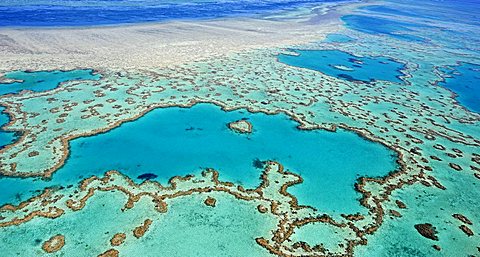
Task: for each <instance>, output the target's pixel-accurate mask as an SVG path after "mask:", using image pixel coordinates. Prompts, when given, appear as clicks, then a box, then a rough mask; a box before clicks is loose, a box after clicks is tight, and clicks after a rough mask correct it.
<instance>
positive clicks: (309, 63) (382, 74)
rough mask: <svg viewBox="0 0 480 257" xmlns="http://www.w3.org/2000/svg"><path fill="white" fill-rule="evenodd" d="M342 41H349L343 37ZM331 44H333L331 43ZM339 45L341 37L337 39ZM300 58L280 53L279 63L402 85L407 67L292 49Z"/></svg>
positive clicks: (329, 52)
mask: <svg viewBox="0 0 480 257" xmlns="http://www.w3.org/2000/svg"><path fill="white" fill-rule="evenodd" d="M340 39H341V40H340V42H350V40H346V38H344V37H342V38H340ZM330 42H331V41H330ZM337 42H339V41H338V36H337ZM293 52H294V53H296V54H298V55H291V54H288V55H287V54H281V55H279V56H278V60H279V61H280V62H283V63H286V64H288V65H292V66H297V67H301V68H307V69H312V70H316V71H321V72H323V73H325V74H327V75H329V76H334V77H337V78H340V79H344V80H348V81H361V82H373V81H375V80H386V81H391V82H397V83H401V82H402V81H401V79H400V76H401V75H402V73H401V72H400V71H401V70H402V69H403V68H404V65H403V64H401V63H398V62H396V61H394V60H392V59H389V58H386V57H382V56H379V57H359V56H354V55H352V54H349V53H346V52H342V51H339V50H293Z"/></svg>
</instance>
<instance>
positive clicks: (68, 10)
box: [0, 0, 335, 26]
mask: <svg viewBox="0 0 480 257" xmlns="http://www.w3.org/2000/svg"><path fill="white" fill-rule="evenodd" d="M328 1H335V0H322V1H318V0H317V1H315V0H239V1H233V0H226V1H206V0H204V1H198V0H197V1H186V0H171V1H154V0H139V1H134V0H116V1H108V0H103V1H88V0H75V1H74V0H72V1H58V0H44V1H43V0H33V1H21V0H12V1H8V2H7V1H0V26H91V25H111V24H123V23H141V22H154V21H164V20H175V19H188V20H191V19H211V18H219V17H226V16H252V15H259V14H268V13H271V12H277V11H281V10H287V9H291V8H296V7H300V6H303V5H308V4H315V3H318V2H328Z"/></svg>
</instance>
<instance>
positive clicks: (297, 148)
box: [0, 104, 396, 212]
mask: <svg viewBox="0 0 480 257" xmlns="http://www.w3.org/2000/svg"><path fill="white" fill-rule="evenodd" d="M242 118H246V119H248V120H249V121H250V122H251V123H252V124H253V126H254V132H253V134H252V135H250V136H246V135H241V134H237V133H234V132H232V131H231V130H230V129H228V127H227V123H229V122H232V121H235V120H238V119H242ZM297 125H298V124H297V123H296V122H294V121H292V120H289V119H288V117H287V116H286V115H274V116H269V115H266V114H261V113H259V114H251V113H248V112H246V111H233V112H224V111H222V110H221V109H220V108H219V107H217V106H214V105H209V104H200V105H196V106H194V107H192V108H189V109H185V108H166V109H157V110H154V111H152V112H150V113H148V114H146V115H145V116H144V117H142V118H140V119H139V120H137V121H133V122H128V123H125V124H123V125H121V126H120V127H118V128H116V129H114V130H112V131H110V132H107V133H104V134H100V135H96V136H92V137H84V138H79V139H75V140H73V141H71V147H70V150H71V152H70V153H71V154H70V156H69V158H68V160H67V162H66V163H65V165H64V166H63V167H62V168H61V169H60V170H59V171H57V173H55V174H54V176H53V180H52V181H37V182H36V183H32V180H30V179H23V180H22V179H11V178H3V179H0V187H1V188H9V189H10V190H8V192H6V194H4V195H2V196H0V200H1V202H2V203H5V202H6V201H18V200H19V199H25V198H26V197H28V196H31V192H29V193H28V191H31V190H32V189H42V188H43V187H45V186H52V185H62V186H66V185H68V184H76V183H77V182H78V180H79V178H82V177H88V176H91V175H101V174H103V173H104V172H106V171H108V170H112V169H115V170H119V171H121V172H122V173H124V174H126V175H128V176H130V177H132V178H137V177H138V176H139V175H142V174H145V173H153V174H155V175H157V176H158V178H157V180H159V181H160V182H162V183H166V182H167V181H168V179H169V178H171V177H173V176H177V175H186V174H192V173H193V174H199V172H200V171H201V170H202V169H203V168H207V167H210V168H214V169H216V170H218V171H220V179H222V180H227V181H232V182H235V183H239V184H242V185H244V186H245V187H250V188H253V187H256V186H257V185H258V184H259V182H260V180H259V175H260V172H261V171H262V170H261V169H259V168H256V167H254V165H253V162H254V160H255V159H257V158H258V159H260V160H278V161H280V162H281V163H282V164H284V165H285V166H286V167H287V168H289V169H291V170H292V171H293V172H295V173H298V174H300V175H302V176H303V177H304V178H305V182H304V183H303V184H301V185H297V186H294V187H293V188H291V190H290V192H291V193H293V194H295V195H296V196H298V197H299V200H300V203H301V204H308V205H312V206H315V207H316V208H318V209H320V210H325V211H331V212H357V211H360V210H361V207H360V206H359V204H358V201H357V200H356V199H357V198H358V197H360V194H358V193H357V192H355V190H354V183H355V180H356V178H358V177H360V176H383V175H386V174H387V173H388V172H390V171H392V170H394V169H395V168H396V164H395V158H394V156H393V155H392V154H393V152H391V151H390V150H388V149H387V148H385V147H383V146H382V145H380V144H376V143H372V142H369V141H366V140H364V139H362V138H361V137H359V136H358V135H356V134H354V133H351V132H346V131H343V130H339V131H338V132H336V133H333V132H328V131H320V130H318V131H301V130H299V129H297V128H296V126H297ZM99 160H101V161H99ZM345 160H349V161H348V162H346V161H345ZM137 181H140V180H139V179H137ZM18 194H20V195H18ZM22 194H23V195H22Z"/></svg>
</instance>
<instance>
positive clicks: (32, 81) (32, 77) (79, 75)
mask: <svg viewBox="0 0 480 257" xmlns="http://www.w3.org/2000/svg"><path fill="white" fill-rule="evenodd" d="M5 77H6V78H9V79H16V80H20V81H21V82H14V83H7V84H2V83H0V95H6V94H15V93H19V92H20V91H22V90H30V91H35V92H42V91H47V90H52V89H54V88H56V87H57V86H58V85H59V84H60V83H62V82H66V81H70V80H98V79H99V78H100V75H98V74H93V70H88V69H87V70H70V71H60V70H54V71H36V72H26V71H13V72H9V73H7V74H6V75H5Z"/></svg>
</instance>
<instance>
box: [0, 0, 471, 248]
mask: <svg viewBox="0 0 480 257" xmlns="http://www.w3.org/2000/svg"><path fill="white" fill-rule="evenodd" d="M388 4H389V5H393V6H395V3H388ZM401 7H402V5H400V7H399V6H396V8H401ZM388 10H389V9H388V8H387V9H382V8H373V9H361V10H358V11H357V12H358V13H357V14H355V16H348V17H347V18H346V19H344V20H345V21H346V22H347V28H345V29H343V30H341V31H338V33H339V34H340V33H341V35H343V36H342V37H340V38H337V39H339V40H331V39H330V40H327V41H325V42H315V43H311V44H305V45H296V46H294V48H268V49H259V50H255V51H249V52H242V53H236V54H230V55H228V56H225V57H222V58H212V59H207V60H199V61H196V62H192V63H187V64H182V65H177V66H172V67H168V68H162V69H152V70H129V71H126V70H114V69H112V70H108V69H105V70H98V71H95V73H98V74H101V77H100V78H98V80H75V79H74V80H72V81H69V82H65V83H62V84H61V85H60V86H58V87H55V88H52V89H49V90H45V91H42V92H34V91H21V92H15V93H14V94H9V95H4V96H1V97H0V104H1V105H2V106H3V107H4V108H5V111H4V112H5V113H6V114H8V116H9V117H10V121H9V122H8V124H5V125H4V126H3V129H4V130H5V131H10V132H17V133H20V136H19V137H18V138H17V139H16V141H15V142H14V143H12V144H9V145H6V146H5V147H4V148H2V149H0V154H1V155H0V174H1V175H2V176H4V177H13V178H15V179H18V180H22V179H24V180H25V181H26V180H27V179H32V180H33V179H35V178H42V179H45V180H49V179H53V178H54V176H55V175H56V173H55V172H57V171H58V170H59V169H60V168H61V167H63V166H64V165H66V163H67V159H68V158H69V156H71V155H73V154H75V152H71V148H70V147H69V146H70V144H71V143H72V142H73V141H72V140H74V139H76V138H80V137H88V136H93V135H98V134H101V133H108V132H109V131H111V130H112V129H114V128H116V127H119V126H121V125H122V124H125V123H127V122H130V121H134V120H137V119H139V118H140V117H142V116H144V115H145V114H147V113H148V112H150V111H152V110H154V109H158V108H170V107H181V108H192V109H193V108H194V107H193V106H199V105H200V104H201V103H210V104H213V105H216V106H219V107H220V108H222V109H223V110H226V111H232V110H247V111H248V112H250V113H264V114H268V115H273V114H284V115H286V116H287V117H289V118H290V119H292V120H294V121H295V122H296V124H297V126H298V129H299V131H300V132H305V131H310V132H312V133H317V132H318V130H320V129H324V130H328V131H331V132H332V133H339V131H344V130H345V131H350V132H353V133H356V134H358V135H359V136H361V137H362V138H363V139H365V140H369V141H372V142H376V143H378V144H381V145H383V146H385V147H386V148H388V149H390V150H391V151H392V153H393V154H394V157H395V159H396V162H397V169H396V170H391V171H390V172H389V173H388V174H384V175H382V176H377V177H374V176H372V177H367V176H361V175H358V176H356V181H352V182H351V184H350V186H351V187H352V188H354V189H355V190H356V192H357V193H358V196H359V199H357V200H358V203H359V204H360V205H361V207H362V209H361V211H358V212H352V213H347V212H342V211H338V210H339V209H340V208H339V207H338V208H337V210H335V209H334V210H326V208H323V209H322V208H316V207H315V206H313V205H310V204H309V205H302V203H301V201H300V199H301V197H299V195H300V192H299V190H296V188H299V187H300V186H302V185H309V187H312V186H311V184H309V179H311V177H310V178H309V174H308V172H305V171H304V170H302V169H301V168H300V169H292V171H289V169H290V167H289V162H288V159H287V160H286V161H285V162H280V161H278V160H264V158H263V157H260V156H259V157H258V158H259V159H253V160H252V159H251V158H250V159H249V160H247V162H248V165H249V167H251V166H252V165H253V166H254V167H255V168H256V169H255V171H258V172H259V174H258V175H259V176H260V184H259V185H258V186H255V187H253V188H249V187H245V186H244V185H242V183H239V181H235V180H234V181H230V180H227V179H223V177H222V171H221V170H218V171H217V170H215V169H212V168H208V169H203V172H202V173H201V174H199V175H186V176H177V177H173V178H171V179H170V180H169V183H168V184H166V185H162V184H161V183H160V182H159V181H156V179H157V178H156V177H155V176H157V174H158V175H160V176H161V174H162V172H166V171H161V170H158V171H157V170H153V171H151V172H154V173H144V172H142V174H140V175H139V176H137V175H135V176H134V177H130V176H127V175H126V174H124V173H121V172H119V171H108V172H106V170H102V171H101V173H102V174H103V173H104V172H106V173H104V175H98V176H89V177H87V178H76V179H78V180H80V179H81V182H80V183H79V185H78V186H75V185H73V184H72V185H60V186H58V187H52V188H46V189H44V190H42V192H40V193H38V194H36V195H35V196H33V197H29V199H26V200H24V199H22V200H23V201H19V203H10V204H8V203H1V204H4V205H3V206H2V207H0V238H1V239H2V242H5V243H4V244H2V245H0V250H1V251H4V252H5V251H10V252H12V253H15V254H16V253H22V254H27V255H34V253H35V252H37V251H39V250H40V251H43V250H44V251H46V252H48V251H51V252H54V251H58V252H59V253H60V254H64V255H68V256H75V255H78V254H79V253H78V252H76V251H78V247H80V246H82V247H84V248H85V249H86V250H85V251H87V252H89V253H92V255H101V256H117V255H119V254H125V255H134V254H135V255H142V254H144V255H145V254H146V255H154V254H155V253H158V252H155V251H160V250H158V249H161V250H162V251H163V252H162V253H164V254H171V255H172V256H174V255H175V254H176V255H178V256H190V255H195V254H197V255H198V253H202V254H203V255H215V254H217V255H219V254H218V253H229V254H231V255H234V256H235V255H240V253H242V251H243V253H244V252H245V251H248V252H249V253H251V255H252V256H270V255H277V256H353V255H354V254H355V256H394V255H395V256H458V255H459V254H460V253H459V251H461V255H472V256H476V255H478V253H479V250H478V249H479V247H480V245H479V244H478V242H480V240H479V239H480V235H479V231H480V227H479V224H480V222H479V221H480V216H479V215H480V213H479V212H478V206H479V200H478V199H480V191H479V190H478V185H479V183H480V150H479V149H480V114H479V113H476V112H474V110H475V109H474V108H471V107H470V108H468V106H467V105H466V102H465V100H462V98H461V97H458V96H457V95H455V94H454V93H452V91H455V90H453V89H452V88H453V87H452V88H449V87H448V86H447V85H445V84H448V83H451V82H452V81H453V82H456V81H458V80H460V81H461V80H462V79H459V78H460V77H461V74H460V73H461V72H460V73H457V72H458V71H459V70H460V71H461V70H462V69H464V68H465V67H467V66H462V65H460V64H465V63H469V64H472V66H473V67H477V66H476V65H477V64H476V63H479V62H480V61H479V60H480V56H478V51H477V50H478V45H477V44H475V43H472V42H477V41H475V40H472V38H471V37H475V36H476V35H477V34H475V33H473V32H472V31H475V28H476V27H475V26H474V25H472V24H469V25H468V26H467V25H465V26H462V27H461V28H457V27H458V26H454V25H452V24H450V23H448V22H447V23H443V22H441V21H435V22H434V23H433V24H431V25H428V26H421V25H418V24H412V23H415V22H412V21H411V19H413V18H412V17H410V18H405V17H403V18H401V17H400V18H399V17H396V19H398V20H396V21H391V22H388V23H384V24H383V26H380V27H376V28H375V27H368V26H370V25H371V24H372V23H374V24H376V23H381V22H382V21H383V20H384V19H385V17H384V13H383V14H382V13H381V12H386V11H388ZM405 11H406V12H407V10H405ZM407 13H408V12H407ZM370 16H372V17H375V19H372V20H371V22H370V23H368V22H364V20H368V17H370ZM399 16H402V15H400V14H399ZM403 16H407V15H403ZM392 19H394V18H393V17H392ZM419 20H421V19H419ZM394 25H400V26H398V27H396V28H393V27H392V26H394ZM366 27H368V28H366ZM426 38H428V40H425V39H426ZM449 38H455V40H459V41H462V42H464V43H462V47H461V48H459V47H458V42H451V41H450V40H449ZM314 51H315V52H317V53H322V52H323V53H325V51H328V53H330V55H333V56H336V55H341V56H345V57H346V59H345V60H344V61H342V62H341V63H338V62H335V63H332V61H331V58H328V55H325V56H326V57H324V56H322V55H309V54H307V53H311V52H314ZM299 53H301V54H300V55H298V54H299ZM285 57H288V59H291V60H302V61H301V62H295V61H293V62H288V61H285V59H284V58H285ZM320 57H322V58H320ZM309 58H313V59H309ZM348 58H350V59H348ZM352 58H353V59H352ZM282 61H283V62H282ZM319 62H320V64H321V65H313V66H312V65H305V63H307V64H308V63H314V64H318V63H319ZM321 62H325V63H321ZM365 62H368V63H369V64H370V66H369V65H365ZM384 65H385V66H384ZM459 65H460V66H459ZM372 67H373V68H374V69H381V68H379V67H390V68H391V69H388V72H385V73H383V70H380V71H378V70H377V72H378V73H377V74H375V73H372V72H371V70H369V69H371V68H372ZM446 67H447V68H446ZM452 67H455V68H452ZM476 69H477V68H472V67H470V68H467V70H464V72H463V73H462V74H467V73H465V72H466V71H477V70H476ZM456 71H457V72H456ZM349 74H350V75H349ZM468 74H469V73H468ZM372 75H378V76H372ZM477 79H478V78H477V76H474V75H469V76H468V77H467V79H465V80H468V81H477ZM0 81H4V82H8V83H17V82H18V81H17V82H15V81H11V79H9V78H8V75H7V76H4V77H2V78H1V79H0ZM450 90H452V91H450ZM464 90H465V88H463V87H462V88H461V90H460V91H455V92H457V93H459V92H464ZM457 99H458V100H457ZM467 102H468V101H467ZM463 104H465V106H463ZM237 119H238V118H236V119H230V120H229V121H231V120H237ZM172 120H173V119H172ZM227 123H228V122H224V123H222V125H221V128H222V129H223V130H226V131H228V128H226V127H225V124H227ZM228 125H229V126H228V127H229V128H230V129H232V130H234V131H238V132H241V133H251V131H252V124H251V123H249V121H246V120H238V121H237V122H233V123H230V124H228ZM254 125H255V133H251V135H249V136H248V137H243V136H239V135H233V136H236V137H238V138H239V139H241V140H253V139H251V138H254V137H256V136H258V135H257V134H261V133H268V131H267V132H265V131H259V133H257V128H258V127H257V125H256V124H254ZM186 130H188V131H189V133H191V134H193V135H194V136H195V133H200V132H201V130H200V129H199V128H196V127H193V126H188V128H187V129H186ZM228 132H229V131H228ZM229 134H234V133H230V132H229ZM250 137H251V138H250ZM332 140H334V139H332ZM206 143H208V142H206ZM283 147H286V148H288V147H290V146H289V145H284V146H283ZM225 150H227V151H228V150H230V149H225ZM255 157H256V156H255ZM307 161H308V160H307ZM336 161H337V162H340V163H344V162H348V161H349V160H348V158H344V159H341V160H336ZM283 165H285V168H284V166H283ZM235 172H236V173H241V172H245V171H243V170H236V171H235ZM339 173H340V172H339ZM358 174H363V173H362V171H359V172H358ZM310 175H311V174H310ZM314 175H315V177H317V178H319V179H326V178H325V177H323V176H325V173H323V172H322V170H318V174H314ZM135 177H137V178H138V179H140V180H143V181H142V182H141V183H137V182H136V181H134V180H133V179H134V178H135ZM0 179H4V178H0ZM333 179H335V177H334V178H333ZM22 181H23V180H22ZM37 182H38V183H41V182H42V181H37ZM307 189H308V188H307ZM7 190H8V189H7ZM324 190H328V189H327V188H325V189H324ZM327 192H328V193H329V194H330V195H333V197H335V196H336V195H335V192H334V191H327ZM314 197H318V196H317V195H314ZM18 198H19V199H20V197H18ZM322 200H324V199H320V201H322ZM99 210H102V211H99ZM105 213H108V215H104V214H105ZM92 220H95V222H96V224H98V226H96V227H95V228H92V227H91V226H87V225H85V224H87V223H88V224H90V223H91V222H92ZM72 224H75V230H77V231H75V233H72V231H71V230H72ZM220 228H221V229H220ZM19 231H20V232H19ZM82 233H88V234H89V235H92V236H91V237H89V238H79V236H78V234H82ZM205 234H208V235H210V236H211V238H209V240H210V241H208V240H205V239H204V238H205ZM52 235H56V236H53V237H52ZM44 237H47V238H44ZM186 238H188V240H191V241H188V240H187V239H186ZM25 239H29V240H30V241H28V240H25ZM37 239H38V240H39V241H38V242H36V240H37ZM228 240H236V241H235V243H234V244H232V243H231V241H228ZM31 241H32V242H31ZM33 241H35V244H34V242H33ZM18 242H26V243H25V244H18ZM41 242H44V243H43V245H40V244H41ZM182 244H183V245H189V246H191V247H188V248H185V247H184V248H181V247H179V245H182ZM85 245H86V246H85ZM7 248H8V249H7ZM41 249H43V250H41ZM459 249H461V250H459Z"/></svg>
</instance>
